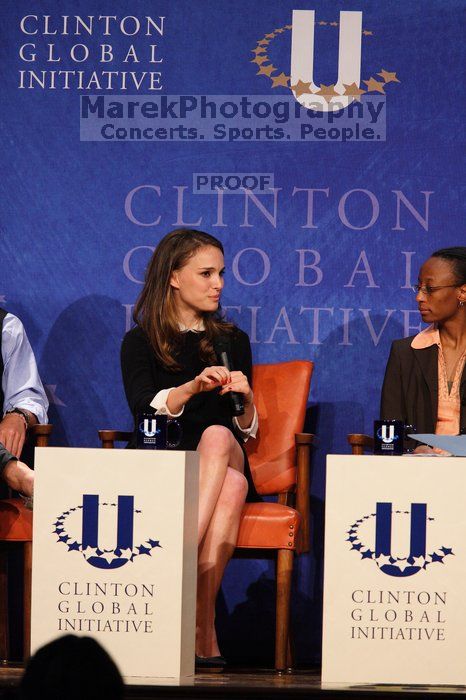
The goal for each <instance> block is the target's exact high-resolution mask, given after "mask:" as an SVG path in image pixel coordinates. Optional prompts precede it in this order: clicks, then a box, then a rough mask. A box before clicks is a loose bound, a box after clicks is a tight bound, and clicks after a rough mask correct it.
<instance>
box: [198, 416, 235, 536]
mask: <svg viewBox="0 0 466 700" xmlns="http://www.w3.org/2000/svg"><path fill="white" fill-rule="evenodd" d="M197 451H198V452H199V527H198V544H200V543H201V541H202V538H203V537H204V535H205V533H206V530H207V527H208V525H209V522H210V519H211V517H212V514H213V512H214V508H215V506H216V504H217V500H218V498H219V495H220V491H221V489H222V486H223V482H224V481H225V477H226V473H227V469H228V467H231V468H233V469H237V470H238V471H240V472H242V471H243V469H244V455H243V451H242V450H241V448H240V446H239V445H238V443H237V441H236V440H235V437H234V435H233V433H232V432H231V431H230V430H228V428H225V427H224V426H223V425H211V426H210V427H209V428H207V429H206V430H204V432H203V434H202V437H201V439H200V441H199V445H198V447H197Z"/></svg>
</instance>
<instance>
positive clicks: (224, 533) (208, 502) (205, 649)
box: [196, 426, 248, 656]
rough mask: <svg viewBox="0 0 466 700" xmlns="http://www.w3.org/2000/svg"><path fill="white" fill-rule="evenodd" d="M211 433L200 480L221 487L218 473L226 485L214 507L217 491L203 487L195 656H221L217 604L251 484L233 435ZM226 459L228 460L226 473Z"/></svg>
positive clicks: (203, 450)
mask: <svg viewBox="0 0 466 700" xmlns="http://www.w3.org/2000/svg"><path fill="white" fill-rule="evenodd" d="M208 430H209V432H208V431H205V433H204V435H203V437H202V439H201V442H200V443H199V447H198V449H199V451H200V453H201V454H200V457H201V474H202V475H203V476H204V477H207V478H206V479H205V480H204V483H205V482H206V481H207V482H209V477H210V479H212V480H213V481H215V482H216V483H218V481H219V478H218V472H220V473H221V474H223V481H222V483H221V484H220V489H219V491H218V495H217V497H216V501H215V503H214V504H213V498H214V496H213V494H214V493H215V489H210V490H209V489H207V490H208V495H207V497H205V494H204V493H203V492H202V486H201V491H200V494H201V497H200V512H199V533H200V545H199V560H198V592H197V629H196V653H197V654H198V655H199V656H218V655H219V653H220V651H219V648H218V644H217V636H216V632H215V601H216V598H217V594H218V591H219V589H220V585H221V582H222V578H223V573H224V571H225V567H226V565H227V564H228V562H229V560H230V558H231V555H232V553H233V550H234V548H235V545H236V540H237V537H238V528H239V523H240V518H241V512H242V510H243V506H244V501H245V499H246V494H247V490H248V484H247V481H246V478H245V477H244V475H243V473H242V470H243V464H244V455H243V452H242V450H241V448H240V446H239V445H238V443H237V442H236V440H235V438H234V437H233V435H232V434H231V433H230V431H228V433H229V435H228V434H227V433H226V432H224V431H223V430H222V427H221V426H211V428H209V429H208ZM206 433H207V435H206ZM204 437H206V439H205V440H204ZM225 456H226V457H225ZM222 458H223V459H226V463H227V466H226V468H224V465H223V462H222ZM216 470H217V471H216ZM201 483H202V482H201ZM212 505H213V509H212ZM202 531H203V532H202Z"/></svg>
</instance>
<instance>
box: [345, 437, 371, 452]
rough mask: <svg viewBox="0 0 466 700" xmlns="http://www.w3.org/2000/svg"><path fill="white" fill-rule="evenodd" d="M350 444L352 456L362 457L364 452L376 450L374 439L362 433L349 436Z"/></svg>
mask: <svg viewBox="0 0 466 700" xmlns="http://www.w3.org/2000/svg"><path fill="white" fill-rule="evenodd" d="M347 440H348V443H349V444H350V445H351V454H353V455H362V454H364V451H366V452H372V451H373V449H374V438H373V437H370V435H362V434H361V433H350V435H348V436H347Z"/></svg>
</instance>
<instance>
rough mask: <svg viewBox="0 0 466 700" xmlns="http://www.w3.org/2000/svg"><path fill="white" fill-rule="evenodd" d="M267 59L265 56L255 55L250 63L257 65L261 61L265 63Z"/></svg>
mask: <svg viewBox="0 0 466 700" xmlns="http://www.w3.org/2000/svg"><path fill="white" fill-rule="evenodd" d="M268 60H269V59H268V57H267V56H256V58H253V59H252V61H251V63H257V65H258V66H260V65H261V64H262V63H265V62H266V61H268Z"/></svg>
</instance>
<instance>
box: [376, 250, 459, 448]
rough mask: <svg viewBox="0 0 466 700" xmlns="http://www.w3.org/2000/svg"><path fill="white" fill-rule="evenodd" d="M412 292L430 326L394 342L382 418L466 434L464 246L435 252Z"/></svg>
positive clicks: (419, 429) (426, 429) (421, 428)
mask: <svg viewBox="0 0 466 700" xmlns="http://www.w3.org/2000/svg"><path fill="white" fill-rule="evenodd" d="M414 290H415V291H416V301H417V303H418V306H419V311H420V314H421V317H422V320H423V321H424V322H425V323H429V324H430V325H429V326H428V327H427V328H425V329H424V330H423V331H421V332H420V333H418V334H417V335H415V336H411V337H410V338H404V339H402V340H395V341H394V343H393V345H392V349H391V352H390V357H389V360H388V364H387V369H386V371H385V379H384V383H383V389H382V407H381V414H382V418H383V419H388V420H390V419H393V418H398V419H400V420H403V421H405V423H407V424H410V425H414V426H415V427H416V429H417V432H418V433H437V434H443V435H458V434H459V433H466V247H456V248H444V249H442V250H438V251H437V252H435V253H433V254H432V255H431V257H430V258H429V259H428V260H426V262H425V263H424V264H423V265H422V267H421V270H420V272H419V279H418V284H417V285H415V287H414ZM428 451H432V450H431V448H429V447H427V446H422V447H418V448H417V449H416V452H428ZM435 451H436V452H437V451H438V450H435Z"/></svg>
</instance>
